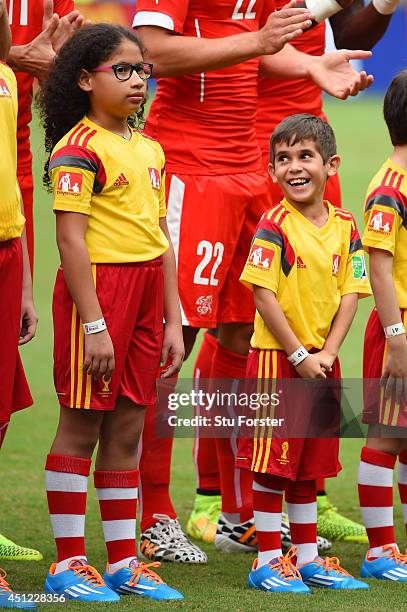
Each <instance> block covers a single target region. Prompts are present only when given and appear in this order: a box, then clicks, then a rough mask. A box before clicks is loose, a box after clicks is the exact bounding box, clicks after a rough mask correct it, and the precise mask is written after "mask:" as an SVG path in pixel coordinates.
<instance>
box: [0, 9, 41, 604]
mask: <svg viewBox="0 0 407 612" xmlns="http://www.w3.org/2000/svg"><path fill="white" fill-rule="evenodd" d="M10 40H11V39H10V30H9V25H8V17H7V11H6V7H5V4H4V2H3V1H2V0H0V60H4V59H5V58H6V57H7V55H8V51H9V46H10ZM16 122H17V84H16V79H15V76H14V74H13V71H12V70H11V69H10V68H9V67H8V66H7V65H6V64H4V63H3V62H1V61H0V134H1V156H2V159H1V164H0V185H1V194H0V296H1V298H0V324H1V330H2V331H1V334H2V337H1V342H0V363H1V370H2V371H1V376H0V447H1V445H2V443H3V441H4V437H5V435H6V431H7V426H8V423H9V421H10V417H11V414H12V413H13V412H16V411H17V410H22V409H23V408H26V407H27V406H31V404H32V398H31V394H30V390H29V388H28V384H27V380H26V378H25V374H24V370H23V366H22V363H21V359H20V355H19V352H18V346H19V345H22V344H26V343H27V342H29V341H30V340H31V338H33V337H34V334H35V329H36V325H37V314H36V312H35V307H34V302H33V296H32V282H31V272H30V266H29V261H28V252H27V243H26V239H25V234H24V233H23V232H24V222H25V220H24V216H23V214H22V212H21V197H20V191H19V188H18V184H17V141H16V125H17V123H16ZM33 552H35V551H33ZM4 575H5V574H4V573H3V572H2V571H1V570H0V607H8V608H13V607H17V603H14V601H13V593H12V592H11V589H10V587H9V586H8V584H7V582H6V581H5V579H4ZM18 607H35V605H30V606H29V605H26V606H24V605H19V606H18Z"/></svg>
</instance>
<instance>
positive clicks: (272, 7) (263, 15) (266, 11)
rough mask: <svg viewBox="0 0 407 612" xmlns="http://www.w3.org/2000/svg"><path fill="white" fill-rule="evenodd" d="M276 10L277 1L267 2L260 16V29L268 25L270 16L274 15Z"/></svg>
mask: <svg viewBox="0 0 407 612" xmlns="http://www.w3.org/2000/svg"><path fill="white" fill-rule="evenodd" d="M275 10H276V4H275V1H274V0H265V2H264V6H263V10H262V12H261V15H260V20H259V25H260V27H263V26H264V24H265V23H266V21H267V19H268V17H269V15H270V14H271V13H274V11H275Z"/></svg>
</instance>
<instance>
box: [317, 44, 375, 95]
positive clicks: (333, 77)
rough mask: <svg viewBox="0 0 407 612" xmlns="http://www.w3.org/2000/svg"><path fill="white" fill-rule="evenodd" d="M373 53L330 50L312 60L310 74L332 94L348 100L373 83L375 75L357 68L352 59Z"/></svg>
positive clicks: (362, 57)
mask: <svg viewBox="0 0 407 612" xmlns="http://www.w3.org/2000/svg"><path fill="white" fill-rule="evenodd" d="M371 55H372V52H371V51H349V50H348V49H342V50H341V51H329V52H328V53H325V54H324V55H321V56H320V57H315V58H314V59H313V61H312V62H310V64H309V67H308V71H309V74H308V76H309V78H310V79H311V80H312V81H314V83H315V84H316V85H318V87H320V88H321V89H323V90H324V91H326V92H327V93H329V94H330V95H331V96H334V97H335V98H339V99H340V100H346V98H347V97H348V96H357V94H358V93H359V92H360V91H363V90H364V89H367V88H368V87H370V85H371V84H372V83H373V76H372V75H371V74H367V73H366V72H365V71H364V70H362V71H361V72H358V71H357V70H355V69H354V68H353V66H352V65H351V64H350V63H349V62H350V60H357V59H360V60H363V59H368V58H369V57H370V56H371Z"/></svg>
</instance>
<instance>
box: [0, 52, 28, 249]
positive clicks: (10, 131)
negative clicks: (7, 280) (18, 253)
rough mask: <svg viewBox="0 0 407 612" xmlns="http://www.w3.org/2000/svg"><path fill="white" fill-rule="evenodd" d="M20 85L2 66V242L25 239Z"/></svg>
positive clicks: (0, 229) (0, 219)
mask: <svg viewBox="0 0 407 612" xmlns="http://www.w3.org/2000/svg"><path fill="white" fill-rule="evenodd" d="M16 133H17V82H16V77H15V76H14V73H13V71H12V70H11V68H9V67H8V66H6V64H3V63H2V62H0V134H1V147H2V154H1V163H0V185H1V189H0V242H4V241H5V240H11V239H12V238H18V237H19V236H21V234H22V232H23V229H24V223H25V219H24V217H23V215H22V213H21V196H20V189H19V187H18V183H17V137H16Z"/></svg>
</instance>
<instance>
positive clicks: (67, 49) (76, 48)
mask: <svg viewBox="0 0 407 612" xmlns="http://www.w3.org/2000/svg"><path fill="white" fill-rule="evenodd" d="M126 39H127V40H130V41H131V42H133V43H134V44H135V45H137V46H138V47H139V49H140V51H141V52H142V53H143V49H142V46H141V43H140V41H139V40H138V38H137V37H136V36H135V34H133V32H132V31H131V30H128V29H127V28H124V27H122V26H119V25H112V24H109V23H98V24H95V25H86V26H84V27H83V28H81V29H80V30H78V31H77V32H76V33H75V34H74V35H73V36H72V37H71V38H70V39H69V40H68V41H67V42H66V43H65V44H64V45H63V46H62V47H61V50H60V51H59V53H58V55H57V56H56V58H55V61H54V63H53V65H52V66H51V69H50V71H49V75H48V78H47V80H46V82H45V83H44V86H43V88H42V90H41V92H40V95H39V97H38V105H39V109H40V115H41V121H42V125H43V127H44V130H45V150H46V151H47V152H48V153H49V154H50V153H51V151H52V149H53V148H54V147H55V145H56V144H57V142H58V141H59V140H60V139H61V138H62V137H63V136H65V134H67V132H69V130H71V129H72V128H73V127H74V125H76V124H77V123H78V121H80V120H81V119H82V117H83V116H84V115H86V114H87V113H88V111H89V107H90V104H89V97H88V94H87V93H86V92H85V91H83V90H82V89H81V88H80V87H79V85H78V79H79V76H80V72H81V70H82V69H85V70H89V71H91V70H93V69H94V68H97V67H98V66H100V64H102V63H103V62H105V61H106V60H107V59H108V58H109V57H110V56H111V55H112V54H113V53H114V51H115V49H117V47H119V46H120V44H121V43H122V41H123V40H126ZM143 107H144V105H143ZM143 107H142V108H141V109H140V111H139V112H138V113H137V114H136V115H132V116H130V117H129V119H128V121H129V124H130V125H131V126H132V127H135V126H137V127H139V123H140V121H143V110H144V108H143ZM48 165H49V156H48V159H47V161H46V163H45V166H44V176H43V182H44V185H45V186H46V187H48V189H50V177H49V175H48Z"/></svg>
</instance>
